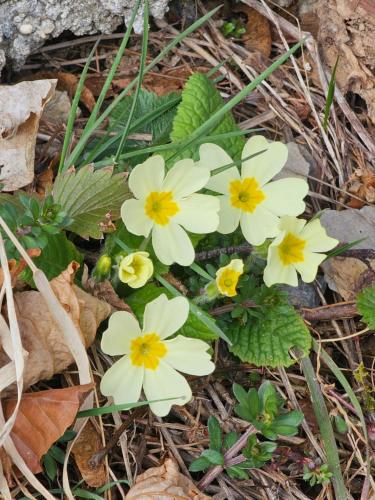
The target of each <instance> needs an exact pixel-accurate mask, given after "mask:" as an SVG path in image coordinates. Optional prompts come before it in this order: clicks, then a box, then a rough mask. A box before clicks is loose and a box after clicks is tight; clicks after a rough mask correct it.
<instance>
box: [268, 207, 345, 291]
mask: <svg viewBox="0 0 375 500" xmlns="http://www.w3.org/2000/svg"><path fill="white" fill-rule="evenodd" d="M279 228H280V233H279V235H278V237H277V238H275V240H274V241H273V242H272V243H271V245H270V246H269V248H268V257H267V266H266V268H265V270H264V276H263V278H264V282H265V283H266V285H267V286H271V285H274V284H275V283H286V284H288V285H292V286H297V285H298V277H297V272H298V273H299V274H300V275H301V278H302V280H303V281H304V282H305V283H311V281H313V280H314V278H315V276H316V274H317V272H318V266H319V265H320V264H321V263H322V262H323V260H324V259H325V258H326V254H324V253H321V252H327V251H328V250H332V248H334V247H335V246H336V245H337V243H338V241H337V240H336V239H334V238H331V237H330V236H327V233H326V230H325V229H324V227H323V226H322V224H321V222H320V220H319V219H314V220H312V221H311V222H308V223H306V221H305V220H303V219H297V218H296V217H283V218H282V219H281V221H280V225H279Z"/></svg>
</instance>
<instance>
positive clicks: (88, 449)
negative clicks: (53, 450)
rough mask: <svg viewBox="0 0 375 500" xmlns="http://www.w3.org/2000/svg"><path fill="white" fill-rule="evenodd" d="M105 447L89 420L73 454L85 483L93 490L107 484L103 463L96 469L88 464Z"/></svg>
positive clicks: (75, 445) (73, 449)
mask: <svg viewBox="0 0 375 500" xmlns="http://www.w3.org/2000/svg"><path fill="white" fill-rule="evenodd" d="M102 447H103V443H102V440H101V438H100V434H99V432H98V431H97V429H96V428H95V426H94V424H93V423H92V422H91V420H89V421H88V422H87V423H86V425H85V427H84V428H83V430H82V432H81V433H80V435H79V436H78V438H77V440H76V441H75V443H74V445H73V448H72V454H73V456H74V460H75V461H76V464H77V466H78V468H79V471H80V473H81V475H82V478H83V479H84V480H85V483H86V484H87V485H88V486H91V487H92V488H99V487H100V486H103V485H104V484H106V483H107V481H108V478H107V473H106V468H105V465H104V463H103V462H100V463H99V464H98V465H97V466H96V467H92V466H91V464H89V463H88V461H89V460H90V458H91V457H92V456H93V455H94V453H96V452H97V451H99V450H100V449H101V448H102Z"/></svg>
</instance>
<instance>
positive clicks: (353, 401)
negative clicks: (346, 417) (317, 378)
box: [313, 339, 371, 477]
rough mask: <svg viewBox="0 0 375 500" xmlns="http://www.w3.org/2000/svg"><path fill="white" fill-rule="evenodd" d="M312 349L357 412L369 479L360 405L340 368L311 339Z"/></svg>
mask: <svg viewBox="0 0 375 500" xmlns="http://www.w3.org/2000/svg"><path fill="white" fill-rule="evenodd" d="M313 349H314V351H315V352H316V354H317V355H318V356H320V357H321V359H322V360H323V361H324V363H325V364H326V365H327V366H328V368H329V369H330V370H331V372H332V373H333V374H334V376H335V377H336V378H337V380H338V381H339V382H340V384H341V385H342V387H343V389H344V390H345V392H346V394H347V395H348V397H349V399H350V402H351V404H352V405H353V406H354V409H355V411H356V412H357V415H358V418H359V420H360V422H361V426H362V431H363V435H364V438H365V440H366V463H367V468H366V474H367V476H368V477H369V476H370V463H371V462H370V454H371V449H370V445H369V438H368V432H367V425H366V420H365V416H364V414H363V411H362V406H361V403H360V402H359V401H358V398H357V396H356V395H355V392H354V391H353V389H352V388H351V386H350V384H349V382H348V381H347V379H346V377H345V375H344V374H343V373H342V371H341V370H340V368H339V367H338V366H337V365H336V363H335V362H334V361H333V359H332V358H331V356H330V355H329V354H328V353H327V352H326V351H325V350H324V349H322V348H321V347H320V346H319V345H318V343H317V342H316V340H314V339H313Z"/></svg>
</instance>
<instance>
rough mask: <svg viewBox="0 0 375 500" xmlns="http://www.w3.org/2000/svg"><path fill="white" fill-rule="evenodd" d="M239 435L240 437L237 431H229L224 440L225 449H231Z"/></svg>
mask: <svg viewBox="0 0 375 500" xmlns="http://www.w3.org/2000/svg"><path fill="white" fill-rule="evenodd" d="M239 437H240V436H239V434H238V433H237V432H235V431H231V432H228V434H226V435H225V436H224V442H223V448H224V450H229V448H231V447H232V446H233V445H234V444H236V443H237V441H238V439H239Z"/></svg>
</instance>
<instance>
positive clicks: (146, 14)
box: [114, 0, 149, 163]
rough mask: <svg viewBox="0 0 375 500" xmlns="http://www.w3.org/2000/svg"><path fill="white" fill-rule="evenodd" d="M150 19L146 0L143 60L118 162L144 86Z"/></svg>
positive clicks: (118, 151)
mask: <svg viewBox="0 0 375 500" xmlns="http://www.w3.org/2000/svg"><path fill="white" fill-rule="evenodd" d="M148 19H149V11H148V0H144V13H143V38H142V51H141V60H140V63H139V73H138V80H137V86H136V89H135V92H134V96H133V101H132V105H131V108H130V111H129V116H128V120H127V122H126V125H125V128H124V131H123V133H122V137H121V140H120V144H119V146H118V148H117V153H116V156H115V160H114V162H115V163H117V162H118V158H119V156H120V154H121V151H122V148H123V147H124V144H125V141H126V138H127V137H128V134H129V129H130V124H131V121H132V119H133V115H134V111H135V107H136V105H137V101H138V96H139V92H140V90H141V86H142V82H143V74H144V70H145V65H146V58H147V47H148V29H149V27H148Z"/></svg>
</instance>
